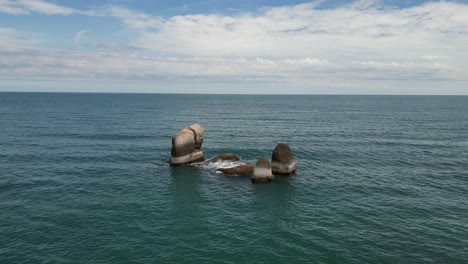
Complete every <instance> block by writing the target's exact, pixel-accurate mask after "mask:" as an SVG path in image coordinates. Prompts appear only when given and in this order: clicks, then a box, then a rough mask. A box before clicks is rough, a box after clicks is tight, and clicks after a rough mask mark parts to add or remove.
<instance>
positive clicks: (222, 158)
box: [205, 153, 240, 163]
mask: <svg viewBox="0 0 468 264" xmlns="http://www.w3.org/2000/svg"><path fill="white" fill-rule="evenodd" d="M239 160H240V158H239V156H237V155H236V154H232V153H228V154H221V155H218V156H216V157H214V158H211V159H209V160H207V161H205V163H210V162H211V163H214V162H219V161H239Z"/></svg>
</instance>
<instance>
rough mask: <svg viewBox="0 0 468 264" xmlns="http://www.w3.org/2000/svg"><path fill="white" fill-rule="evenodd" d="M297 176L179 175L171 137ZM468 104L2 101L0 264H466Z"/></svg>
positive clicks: (176, 98) (142, 98) (257, 99)
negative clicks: (263, 161)
mask: <svg viewBox="0 0 468 264" xmlns="http://www.w3.org/2000/svg"><path fill="white" fill-rule="evenodd" d="M193 123H199V124H202V125H203V126H204V128H205V141H204V144H203V150H204V153H205V156H206V157H212V156H215V155H217V154H222V153H227V152H233V153H236V154H238V155H240V156H241V158H242V159H244V160H248V161H255V160H256V159H258V158H259V157H262V156H266V157H270V156H271V152H272V150H273V148H274V147H275V145H276V143H279V142H284V143H288V144H289V145H290V147H291V149H292V150H293V153H294V155H295V158H296V160H297V163H298V172H297V174H296V175H295V176H292V177H280V178H278V179H277V180H276V181H275V182H273V183H271V184H263V185H253V184H252V183H251V182H250V179H249V178H246V177H227V176H224V175H221V174H217V173H215V172H214V169H203V168H199V167H192V166H181V167H170V166H168V164H167V163H165V160H167V159H168V158H169V155H170V148H171V136H172V134H173V133H174V132H175V131H176V130H178V129H180V128H182V127H185V126H187V125H190V124H193ZM467 261H468V97H448V96H447V97H445V96H247V95H158V94H60V93H42V94H41V93H0V263H467Z"/></svg>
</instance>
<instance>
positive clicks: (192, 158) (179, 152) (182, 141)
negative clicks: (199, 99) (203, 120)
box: [170, 124, 204, 165]
mask: <svg viewBox="0 0 468 264" xmlns="http://www.w3.org/2000/svg"><path fill="white" fill-rule="evenodd" d="M203 132H204V130H203V127H202V126H200V125H198V124H195V125H191V126H189V127H186V128H183V129H181V130H179V131H177V132H176V133H175V134H174V136H172V150H171V160H170V163H171V164H173V165H180V164H189V163H192V162H196V161H203V160H204V157H203V152H202V151H201V146H202V144H203Z"/></svg>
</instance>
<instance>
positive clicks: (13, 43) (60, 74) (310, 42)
mask: <svg viewBox="0 0 468 264" xmlns="http://www.w3.org/2000/svg"><path fill="white" fill-rule="evenodd" d="M0 12H4V13H8V14H14V15H27V14H30V13H32V12H37V13H42V14H49V15H51V14H55V15H73V14H78V15H90V16H94V15H97V14H99V15H100V16H104V17H107V18H114V19H118V21H120V23H121V24H122V26H123V30H124V31H125V32H126V33H127V34H128V36H129V37H128V40H127V43H125V44H118V43H112V42H109V41H107V40H106V39H105V38H103V39H102V41H101V42H100V43H98V44H96V45H95V49H94V50H89V51H86V52H85V51H76V50H53V51H51V50H48V49H45V48H44V47H42V46H41V45H40V44H38V43H40V42H39V41H37V42H34V41H25V40H24V37H23V36H22V33H21V32H17V31H15V30H14V29H11V28H0V41H1V43H2V44H0V75H1V76H19V77H21V78H33V77H54V78H61V79H67V78H82V79H86V80H93V79H100V78H102V79H105V78H112V79H122V80H134V79H138V80H148V81H160V80H166V81H171V82H181V83H183V82H186V83H187V82H191V81H193V80H202V81H204V82H206V83H209V82H216V83H223V82H224V83H239V84H240V85H241V84H244V83H251V84H260V85H262V84H264V85H268V86H269V87H274V85H275V84H278V85H281V86H282V87H284V85H287V84H288V83H290V84H294V85H295V86H296V87H299V86H301V85H302V86H303V87H308V88H310V91H311V92H314V87H327V86H333V85H336V84H337V83H339V84H340V85H345V86H346V84H349V85H350V86H353V87H358V86H361V87H372V86H374V85H375V84H376V83H377V84H378V81H381V82H382V83H385V84H386V85H390V84H393V85H399V82H411V85H418V82H420V83H419V86H421V88H423V86H424V85H427V82H431V81H433V82H439V83H441V82H442V83H444V85H446V86H450V87H452V89H454V90H455V91H457V92H458V93H465V94H467V93H468V91H467V89H468V86H467V84H468V78H467V76H468V75H467V74H468V66H466V63H465V62H466V61H468V5H465V4H461V3H453V2H430V3H426V4H422V5H419V6H414V7H409V8H394V7H389V6H385V5H382V4H379V3H378V2H373V1H359V2H354V3H352V4H349V5H345V6H341V7H337V8H333V9H323V8H320V3H319V2H312V3H306V4H301V5H294V6H282V7H263V8H260V9H258V10H257V11H255V12H239V13H236V14H232V15H225V14H219V13H216V14H190V15H178V16H173V17H167V18H164V17H160V16H153V15H150V14H146V13H143V12H138V11H135V10H130V9H126V8H123V7H119V6H106V7H101V8H99V10H98V9H96V10H90V11H81V10H76V9H73V8H67V7H63V6H59V5H56V4H51V3H47V2H44V1H39V0H21V1H17V2H13V1H8V0H6V1H5V0H0ZM84 33H85V31H80V32H78V33H76V35H75V40H76V42H80V38H81V36H82V35H83V34H84ZM2 40H3V41H2ZM18 43H19V44H21V45H18ZM332 83H334V84H332ZM441 89H443V88H441ZM301 91H303V90H301ZM306 91H307V90H306ZM194 92H195V91H194ZM273 92H274V91H273Z"/></svg>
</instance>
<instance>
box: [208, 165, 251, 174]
mask: <svg viewBox="0 0 468 264" xmlns="http://www.w3.org/2000/svg"><path fill="white" fill-rule="evenodd" d="M217 171H220V172H222V173H224V174H229V175H245V174H252V173H253V172H254V166H253V165H250V164H245V165H239V166H235V167H230V168H219V169H218V170H217Z"/></svg>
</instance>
